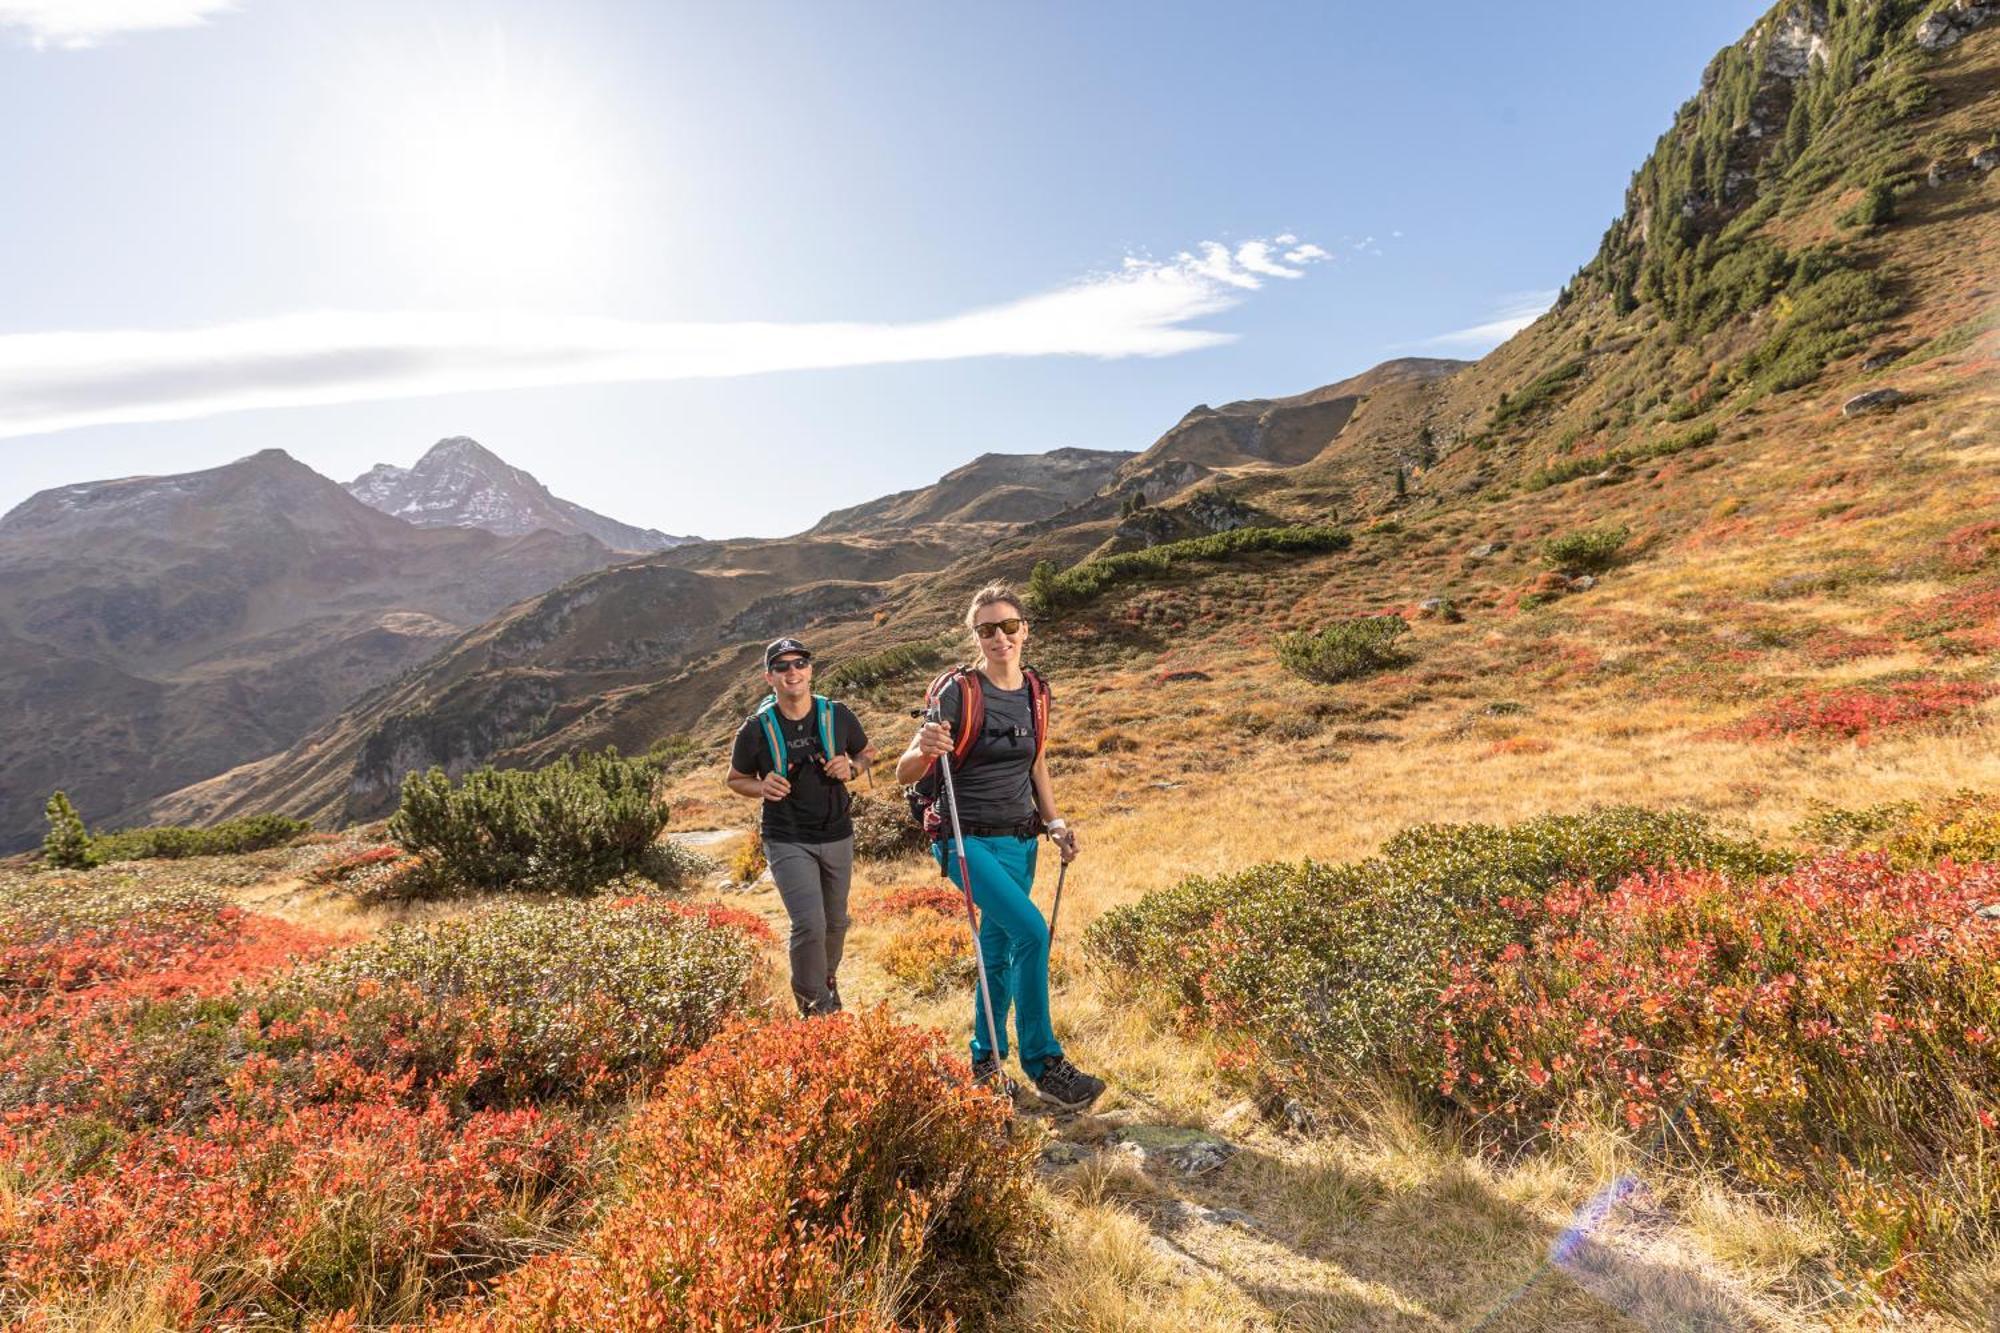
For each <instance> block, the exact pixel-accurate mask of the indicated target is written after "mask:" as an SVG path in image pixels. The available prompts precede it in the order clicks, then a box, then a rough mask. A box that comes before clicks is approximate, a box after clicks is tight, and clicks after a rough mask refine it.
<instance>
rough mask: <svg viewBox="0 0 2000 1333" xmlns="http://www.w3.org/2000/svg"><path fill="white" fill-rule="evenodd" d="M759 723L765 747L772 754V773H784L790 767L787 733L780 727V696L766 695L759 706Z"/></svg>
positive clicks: (757, 713)
mask: <svg viewBox="0 0 2000 1333" xmlns="http://www.w3.org/2000/svg"><path fill="white" fill-rule="evenodd" d="M756 718H757V722H758V724H759V725H760V726H762V727H763V728H764V745H765V747H766V748H767V749H769V750H770V752H771V771H772V772H773V773H783V772H784V771H785V769H786V768H787V767H788V764H787V762H786V759H787V756H786V754H785V733H784V732H783V731H782V730H781V729H780V728H779V726H778V696H777V695H775V694H770V695H766V696H765V697H764V702H763V703H761V704H758V705H757V712H756Z"/></svg>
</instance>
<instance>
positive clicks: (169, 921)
mask: <svg viewBox="0 0 2000 1333" xmlns="http://www.w3.org/2000/svg"><path fill="white" fill-rule="evenodd" d="M24 924H25V923H24V922H21V921H12V922H8V923H7V925H8V926H9V927H10V930H11V932H12V933H11V938H10V939H9V942H8V943H7V944H6V945H4V946H0V1033H4V1032H7V1031H10V1030H18V1029H23V1028H31V1027H33V1026H35V1025H37V1024H40V1023H42V1022H44V1021H47V1020H49V1019H52V1018H54V1017H55V1016H56V1015H57V1014H59V1013H63V1012H78V1011H81V1010H85V1009H89V1008H91V1007H93V1006H95V1005H99V1004H117V1003H123V1002H127V1001H131V1000H139V999H161V998H165V997H167V996H171V995H178V994H193V995H215V994H220V993H222V992H224V991H226V990H228V989H229V988H230V986H231V985H233V984H234V983H235V982H237V981H238V980H241V979H243V978H247V977H253V976H257V975H259V974H261V973H264V972H268V971H270V970H272V969H273V968H277V967H281V966H284V965H286V964H288V963H292V962H298V961H304V960H307V959H310V958H313V957H316V956H318V955H320V954H322V953H324V952H326V951H327V950H328V949H330V948H332V947H333V946H334V944H335V941H334V940H333V939H331V938H330V937H328V936H326V935H323V934H321V933H319V932H317V931H310V930H306V929H304V928H302V927H299V926H295V925H292V924H291V923H290V922H287V921H281V920H279V919H277V918H276V917H267V916H256V915H252V914H251V913H248V912H245V911H243V910H242V909H241V908H239V907H231V906H225V905H222V904H220V903H218V902H215V901H211V900H207V899H191V900H189V901H187V902H184V903H176V904H173V905H171V906H169V907H165V908H155V909H153V910H150V911H146V912H144V913H142V914H141V915H139V916H136V917H134V918H133V919H131V920H127V921H117V922H111V923H108V924H105V925H102V926H98V925H85V926H82V927H81V928H69V929H65V928H64V923H54V924H52V925H51V926H49V927H47V928H45V929H43V930H41V931H39V932H29V933H25V934H24V933H22V931H23V926H24Z"/></svg>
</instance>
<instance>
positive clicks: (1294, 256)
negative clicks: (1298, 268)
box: [1285, 237, 1333, 264]
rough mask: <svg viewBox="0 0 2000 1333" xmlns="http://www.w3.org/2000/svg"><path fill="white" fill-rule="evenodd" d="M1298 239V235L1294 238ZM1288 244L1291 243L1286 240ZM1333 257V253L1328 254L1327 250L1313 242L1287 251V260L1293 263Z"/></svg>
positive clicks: (1307, 262)
mask: <svg viewBox="0 0 2000 1333" xmlns="http://www.w3.org/2000/svg"><path fill="white" fill-rule="evenodd" d="M1296 239H1298V238H1297V237H1294V238H1293V240H1296ZM1286 244H1290V242H1286ZM1331 258H1333V256H1332V255H1330V254H1328V253H1327V252H1326V251H1324V250H1322V249H1320V248H1319V247H1318V246H1317V245H1314V244H1312V243H1311V242H1307V243H1306V244H1304V245H1301V246H1297V247H1295V248H1293V249H1290V250H1287V251H1285V259H1286V261H1287V262H1289V263H1293V264H1311V263H1314V262H1315V261H1317V260H1321V259H1331Z"/></svg>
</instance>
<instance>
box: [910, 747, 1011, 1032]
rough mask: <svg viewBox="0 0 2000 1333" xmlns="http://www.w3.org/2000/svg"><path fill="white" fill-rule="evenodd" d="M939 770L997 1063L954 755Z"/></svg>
mask: <svg viewBox="0 0 2000 1333" xmlns="http://www.w3.org/2000/svg"><path fill="white" fill-rule="evenodd" d="M924 718H925V720H926V721H928V722H939V721H942V720H943V717H942V715H941V713H940V712H939V710H938V709H936V708H932V709H931V710H930V711H929V712H928V713H926V714H925V715H924ZM938 771H939V772H940V773H942V774H943V776H944V802H945V805H946V806H948V807H949V808H950V810H951V841H952V846H953V847H954V848H956V849H957V852H958V887H959V889H960V890H961V891H962V892H963V893H964V894H965V921H966V924H967V925H968V926H970V927H971V928H972V962H973V966H974V967H975V968H977V969H978V972H979V1002H980V1007H981V1008H982V1009H983V1010H984V1011H985V1013H986V1043H987V1049H988V1050H989V1051H991V1052H992V1054H993V1059H994V1061H995V1062H996V1063H997V1062H998V1061H999V1059H1000V1031H999V1029H998V1028H996V1027H994V1026H993V992H992V989H991V988H990V987H988V986H987V984H986V951H985V950H984V949H982V948H980V947H979V917H978V916H977V915H976V914H975V913H974V912H973V910H972V871H971V870H970V869H969V868H968V867H967V866H966V864H965V832H964V830H963V829H961V828H960V827H959V823H958V793H957V791H956V789H954V788H953V786H952V785H951V756H950V755H948V754H941V755H939V756H938Z"/></svg>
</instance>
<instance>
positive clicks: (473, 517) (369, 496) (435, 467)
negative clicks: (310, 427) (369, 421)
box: [346, 435, 695, 551]
mask: <svg viewBox="0 0 2000 1333" xmlns="http://www.w3.org/2000/svg"><path fill="white" fill-rule="evenodd" d="M346 489H347V493H348V494H349V495H352V496H353V497H354V498H355V499H357V500H359V501H361V502H362V503H363V504H365V505H367V506H369V507H370V508H372V509H379V510H381V511H382V512H383V513H385V514H391V515H394V516H395V517H397V518H400V519H402V520H404V521H405V522H407V523H414V524H416V525H417V526H418V527H420V528H448V527H457V528H483V529H485V530H486V531H488V532H494V533H498V534H500V535H501V536H503V537H518V536H522V535H524V534H526V533H530V532H534V531H536V530H537V529H547V530H549V531H551V532H557V533H563V534H565V535H572V534H574V535H583V536H588V537H594V538H596V539H597V540H598V541H600V542H603V543H604V544H605V545H606V546H609V547H611V548H612V549H613V550H617V551H660V550H665V549H667V548H668V547H672V546H679V545H681V544H682V543H684V542H688V541H692V540H695V539H694V538H691V537H675V536H670V535H669V534H667V533H664V532H660V531H657V530H656V529H652V528H637V527H633V526H632V525H631V524H629V523H620V522H619V521H618V520H616V519H613V518H607V517H605V516H604V515H603V514H599V513H596V512H594V511H592V510H589V509H585V508H584V507H583V506H582V505H579V504H574V503H572V502H570V501H568V500H564V499H562V498H561V497H559V496H556V495H553V494H551V493H550V492H549V488H548V487H546V486H544V485H543V484H542V483H541V482H540V481H538V480H536V479H535V477H533V476H532V475H531V474H529V473H527V472H524V471H522V470H521V469H520V468H517V467H515V466H513V465H512V464H510V463H508V462H507V461H506V460H505V459H503V458H501V457H500V456H499V455H498V454H496V453H494V452H493V451H492V450H491V449H488V448H487V447H486V446H485V445H483V444H481V443H479V441H477V440H475V439H472V438H471V437H470V436H465V435H451V436H447V437H446V438H444V439H442V440H439V441H438V442H437V443H436V444H434V445H432V446H431V447H430V448H429V449H427V450H425V451H424V456H423V457H422V458H419V459H418V460H417V462H416V464H415V466H413V467H407V468H405V467H398V466H397V465H396V464H394V463H377V464H376V465H375V466H374V467H372V468H370V469H368V471H366V472H364V473H362V474H361V475H360V476H358V477H356V478H355V479H354V480H352V481H350V482H348V483H346Z"/></svg>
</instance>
